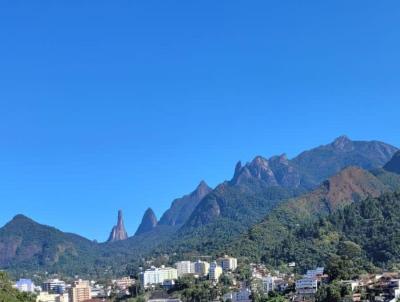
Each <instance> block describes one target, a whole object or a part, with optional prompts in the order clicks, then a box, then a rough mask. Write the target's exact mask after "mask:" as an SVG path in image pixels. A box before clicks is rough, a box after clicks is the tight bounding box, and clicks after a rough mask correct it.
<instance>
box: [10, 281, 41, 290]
mask: <svg viewBox="0 0 400 302" xmlns="http://www.w3.org/2000/svg"><path fill="white" fill-rule="evenodd" d="M14 287H15V288H16V289H18V290H19V291H20V292H28V293H33V292H34V291H35V288H36V287H35V284H34V283H33V281H32V280H31V279H19V280H18V281H17V282H16V283H15V285H14Z"/></svg>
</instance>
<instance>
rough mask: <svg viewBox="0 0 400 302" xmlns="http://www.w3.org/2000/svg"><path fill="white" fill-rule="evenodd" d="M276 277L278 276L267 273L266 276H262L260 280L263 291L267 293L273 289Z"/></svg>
mask: <svg viewBox="0 0 400 302" xmlns="http://www.w3.org/2000/svg"><path fill="white" fill-rule="evenodd" d="M277 279H278V277H275V276H271V275H268V276H266V277H263V278H262V279H261V280H262V285H263V291H264V292H265V293H269V292H272V291H274V290H275V281H276V280H277Z"/></svg>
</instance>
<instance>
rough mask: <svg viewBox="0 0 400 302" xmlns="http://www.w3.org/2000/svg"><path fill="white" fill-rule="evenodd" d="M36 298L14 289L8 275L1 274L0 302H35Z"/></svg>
mask: <svg viewBox="0 0 400 302" xmlns="http://www.w3.org/2000/svg"><path fill="white" fill-rule="evenodd" d="M34 301H36V299H35V297H34V296H32V295H30V294H27V293H21V292H19V291H18V290H16V289H14V288H13V287H12V285H11V282H10V280H9V279H8V278H7V275H6V273H4V272H0V302H34Z"/></svg>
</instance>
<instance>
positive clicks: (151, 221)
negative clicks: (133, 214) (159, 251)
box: [135, 208, 157, 235]
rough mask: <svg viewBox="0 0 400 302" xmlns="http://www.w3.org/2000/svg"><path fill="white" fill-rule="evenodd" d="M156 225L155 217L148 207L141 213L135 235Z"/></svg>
mask: <svg viewBox="0 0 400 302" xmlns="http://www.w3.org/2000/svg"><path fill="white" fill-rule="evenodd" d="M156 226H157V217H156V214H154V212H153V210H152V209H151V208H148V209H147V210H146V212H145V213H144V215H143V218H142V222H141V223H140V225H139V227H138V229H137V231H136V233H135V235H140V234H143V233H146V232H149V231H151V230H152V229H154V228H155V227H156Z"/></svg>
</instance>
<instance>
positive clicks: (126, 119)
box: [0, 0, 400, 240]
mask: <svg viewBox="0 0 400 302" xmlns="http://www.w3.org/2000/svg"><path fill="white" fill-rule="evenodd" d="M399 36H400V4H399V2H398V1H379V2H378V1H215V0H213V1H211V0H210V1H165V0H162V1H161V0H160V1H151V0H150V1H141V2H139V1H118V3H117V1H2V2H1V4H0V41H1V47H0V105H1V106H0V137H1V139H0V202H1V211H0V224H1V225H2V224H4V223H6V222H7V221H8V220H10V219H11V218H12V217H13V216H14V215H15V214H17V213H24V214H26V215H28V216H30V217H32V218H33V219H35V220H37V221H39V222H42V223H46V224H49V225H53V226H56V227H57V228H60V229H62V230H64V231H70V232H77V233H79V234H82V235H84V236H87V237H88V238H90V239H98V240H105V239H106V237H107V236H108V234H109V231H110V229H111V227H112V225H113V224H114V223H115V221H116V216H117V210H118V209H119V208H121V209H123V211H124V216H125V224H126V226H127V229H128V232H129V234H132V233H134V231H135V230H136V227H137V225H138V223H139V221H140V219H141V216H142V214H143V212H144V211H145V209H146V208H147V207H149V206H150V207H152V208H153V209H154V210H155V212H156V214H157V215H158V216H160V215H161V214H162V212H163V211H164V210H165V209H166V208H168V207H169V205H170V202H171V201H172V199H173V198H175V197H179V196H181V195H183V194H185V193H188V192H190V191H191V190H192V189H194V187H195V186H196V185H197V183H198V182H200V180H202V179H204V180H205V181H207V182H208V183H209V184H210V185H212V186H215V185H217V184H218V183H220V182H221V181H223V180H225V179H229V178H230V177H231V176H232V174H233V169H234V165H235V163H236V162H237V161H238V160H242V161H248V160H251V159H252V157H254V156H255V155H258V154H261V155H264V156H271V155H273V154H280V153H283V152H285V153H287V154H288V155H289V156H290V157H293V156H295V155H296V154H297V153H299V152H300V151H302V150H304V149H308V148H311V147H314V146H317V145H320V144H324V143H328V142H330V141H331V140H333V139H334V138H335V137H337V136H339V135H341V134H347V135H348V136H349V137H350V138H352V139H365V140H369V139H378V140H382V141H385V142H388V143H391V144H393V145H396V146H400V135H399V129H398V125H399V124H398V121H399V112H400V110H399V109H400V105H399V96H400V93H399V87H400V86H399V84H400V72H399V70H400V56H399V53H400V39H399Z"/></svg>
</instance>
